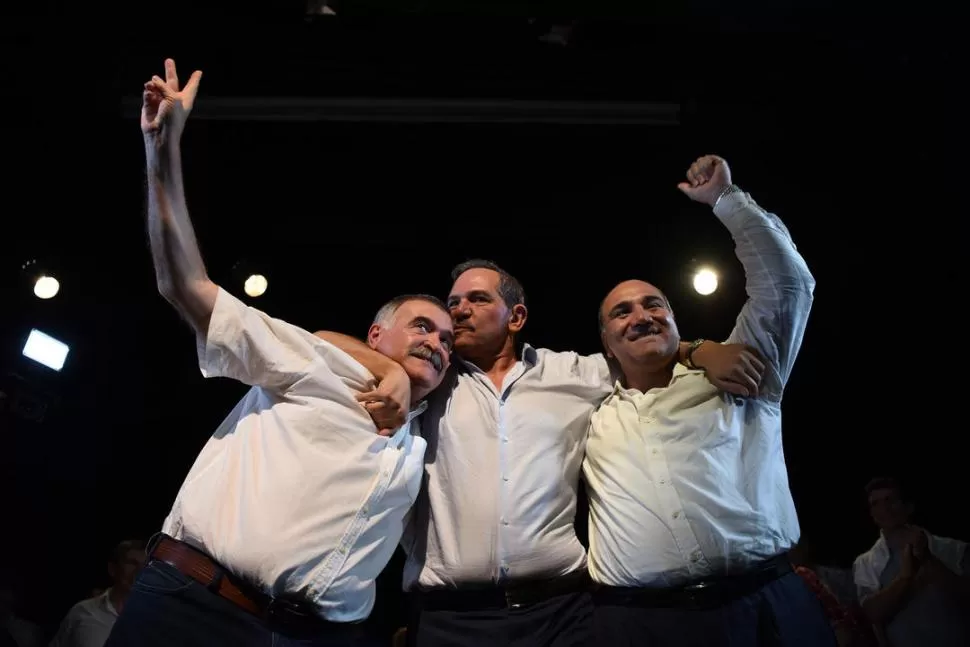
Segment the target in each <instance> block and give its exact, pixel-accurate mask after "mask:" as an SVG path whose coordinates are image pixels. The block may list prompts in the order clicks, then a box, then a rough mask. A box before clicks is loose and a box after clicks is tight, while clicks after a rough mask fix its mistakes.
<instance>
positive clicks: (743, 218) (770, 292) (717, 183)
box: [678, 155, 815, 400]
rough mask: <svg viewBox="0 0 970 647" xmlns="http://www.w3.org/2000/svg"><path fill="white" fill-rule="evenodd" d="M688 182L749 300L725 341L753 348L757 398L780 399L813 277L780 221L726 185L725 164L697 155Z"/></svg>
mask: <svg viewBox="0 0 970 647" xmlns="http://www.w3.org/2000/svg"><path fill="white" fill-rule="evenodd" d="M687 179H688V182H683V183H681V184H680V185H679V187H678V188H680V190H681V191H683V192H684V193H685V194H687V195H688V196H689V197H690V198H691V199H692V200H696V201H698V202H702V203H704V204H707V205H709V206H711V207H712V208H713V210H714V215H715V216H717V218H718V219H719V220H720V221H721V222H722V223H723V224H724V226H725V227H727V229H728V231H729V232H730V233H731V236H732V237H733V238H734V242H735V252H736V254H737V256H738V260H740V261H741V264H742V265H743V266H744V273H745V280H746V283H745V287H746V290H747V293H748V300H747V302H746V303H745V305H744V307H743V308H742V309H741V313H740V314H739V315H738V319H737V322H736V324H735V327H734V330H733V331H732V333H731V336H730V337H729V338H728V341H729V342H731V343H741V344H746V345H749V346H752V347H754V348H755V349H757V351H758V353H759V354H760V355H761V357H762V358H763V359H764V361H765V365H766V366H765V374H764V377H763V379H762V382H761V395H762V396H763V397H767V398H770V399H773V400H780V399H781V395H782V391H783V390H784V387H785V384H786V383H787V382H788V377H789V375H790V374H791V369H792V366H793V365H794V363H795V357H796V356H797V355H798V350H799V349H800V348H801V344H802V337H803V336H804V334H805V326H806V324H807V323H808V314H809V312H810V310H811V307H812V300H813V296H812V293H813V291H814V289H815V279H814V277H812V274H811V272H809V270H808V266H807V265H806V264H805V260H804V259H803V258H802V257H801V255H800V254H799V253H798V251H797V250H796V249H795V244H794V243H793V242H792V240H791V236H790V235H789V233H788V230H787V229H786V228H785V226H784V225H783V224H782V222H781V220H779V219H778V217H777V216H774V215H772V214H769V213H767V212H765V211H764V210H763V209H762V208H761V207H759V206H758V205H757V204H756V203H755V202H754V200H752V199H751V198H750V197H749V196H748V195H747V194H746V193H744V192H742V191H741V190H740V189H739V188H738V187H736V186H735V185H734V184H732V183H731V171H730V169H729V168H728V165H727V162H725V161H724V160H723V159H721V158H720V157H716V156H714V155H707V156H705V157H702V158H700V159H698V160H697V161H696V162H695V163H694V164H693V165H692V166H691V167H690V170H689V171H688V172H687Z"/></svg>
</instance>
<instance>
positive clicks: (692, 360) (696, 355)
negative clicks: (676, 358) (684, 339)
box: [682, 339, 707, 371]
mask: <svg viewBox="0 0 970 647" xmlns="http://www.w3.org/2000/svg"><path fill="white" fill-rule="evenodd" d="M706 343H707V340H706V339H695V340H694V341H692V342H691V343H690V344H688V345H687V351H686V352H685V353H684V361H683V362H682V363H683V365H684V366H686V367H687V368H689V369H690V370H692V371H702V370H704V365H703V360H702V359H700V358H701V356H703V354H704V353H703V350H702V349H703V348H704V345H705V344H706Z"/></svg>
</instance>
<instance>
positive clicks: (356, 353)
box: [313, 330, 404, 380]
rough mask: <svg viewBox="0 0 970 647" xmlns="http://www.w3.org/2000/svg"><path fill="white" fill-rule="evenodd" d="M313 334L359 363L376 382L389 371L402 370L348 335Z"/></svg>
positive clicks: (333, 333) (396, 364) (327, 331)
mask: <svg viewBox="0 0 970 647" xmlns="http://www.w3.org/2000/svg"><path fill="white" fill-rule="evenodd" d="M313 334H314V335H316V336H317V337H319V338H320V339H322V340H324V341H326V342H328V343H330V344H333V345H334V346H336V347H337V348H339V349H340V350H342V351H343V352H345V353H347V354H348V355H350V356H351V357H353V358H354V359H355V360H357V361H358V362H360V363H361V365H362V366H363V367H364V368H366V369H367V370H368V371H370V373H371V375H373V376H374V377H375V378H377V380H383V379H384V378H385V377H386V376H387V374H388V373H389V372H390V371H393V370H404V369H402V368H401V365H400V364H398V363H397V362H395V361H394V360H392V359H390V358H389V357H388V356H387V355H384V354H382V353H379V352H377V351H376V350H374V349H373V348H371V347H370V346H368V345H367V344H365V343H364V342H362V341H360V340H359V339H356V338H354V337H351V336H350V335H343V334H341V333H339V332H331V331H329V330H318V331H317V332H315V333H313Z"/></svg>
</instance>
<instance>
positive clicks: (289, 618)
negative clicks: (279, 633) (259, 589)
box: [266, 598, 312, 625]
mask: <svg viewBox="0 0 970 647" xmlns="http://www.w3.org/2000/svg"><path fill="white" fill-rule="evenodd" d="M311 617H312V616H311V615H310V614H308V613H307V612H306V611H304V610H303V609H302V608H301V606H300V605H299V604H297V603H296V602H293V601H292V600H287V599H286V598H273V599H271V600H270V601H269V604H268V605H266V619H267V620H273V621H275V622H277V623H279V624H281V625H286V624H291V623H293V622H294V621H296V622H300V621H306V620H307V619H309V618H311Z"/></svg>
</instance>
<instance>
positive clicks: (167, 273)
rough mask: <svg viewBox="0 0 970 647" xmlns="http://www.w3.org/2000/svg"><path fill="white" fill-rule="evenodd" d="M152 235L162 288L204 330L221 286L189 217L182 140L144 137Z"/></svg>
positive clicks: (180, 311) (150, 239)
mask: <svg viewBox="0 0 970 647" xmlns="http://www.w3.org/2000/svg"><path fill="white" fill-rule="evenodd" d="M145 158H146V161H147V184H148V238H149V243H150V246H151V250H152V261H153V263H154V265H155V279H156V283H157V285H158V291H159V293H160V294H161V295H162V296H163V297H165V299H166V300H167V301H168V302H169V303H171V304H172V305H173V306H175V308H176V310H178V311H179V313H180V314H181V315H182V316H183V317H184V318H185V319H186V320H187V321H188V322H189V323H190V324H192V326H193V327H194V328H195V329H196V331H197V332H198V333H200V334H202V333H205V331H207V330H208V327H209V318H210V316H211V315H212V310H213V308H214V307H215V302H216V297H217V296H218V292H219V288H218V287H217V286H216V285H215V284H214V283H212V282H211V281H210V280H209V277H208V275H207V274H206V271H205V263H203V261H202V253H201V252H200V251H199V243H198V241H197V240H196V238H195V231H194V230H193V228H192V222H191V220H190V219H189V210H188V207H187V206H186V203H185V191H184V188H183V185H182V161H181V153H180V151H179V149H178V144H177V143H174V144H171V143H163V144H159V143H156V142H154V141H153V140H151V139H146V141H145Z"/></svg>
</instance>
